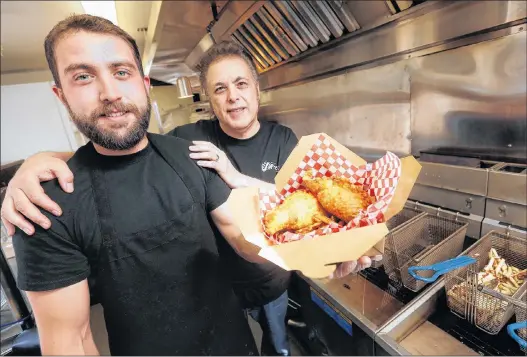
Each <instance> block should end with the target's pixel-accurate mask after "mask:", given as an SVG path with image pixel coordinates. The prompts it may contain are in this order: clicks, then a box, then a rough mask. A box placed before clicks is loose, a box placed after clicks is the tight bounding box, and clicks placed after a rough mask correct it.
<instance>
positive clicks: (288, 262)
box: [228, 133, 421, 279]
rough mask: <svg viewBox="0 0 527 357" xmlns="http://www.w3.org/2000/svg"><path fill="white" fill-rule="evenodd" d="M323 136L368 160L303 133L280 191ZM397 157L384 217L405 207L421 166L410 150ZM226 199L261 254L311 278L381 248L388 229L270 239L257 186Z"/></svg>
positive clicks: (353, 159)
mask: <svg viewBox="0 0 527 357" xmlns="http://www.w3.org/2000/svg"><path fill="white" fill-rule="evenodd" d="M321 137H323V138H324V139H327V140H328V141H329V142H330V143H331V144H332V145H333V146H334V148H335V149H336V150H337V151H338V152H340V154H341V155H342V156H344V157H345V158H346V159H347V160H348V161H349V162H350V163H351V164H353V165H354V166H361V165H364V164H366V161H365V160H364V159H362V158H361V157H360V156H358V155H356V154H355V153H353V152H352V151H350V150H349V149H347V148H346V147H344V146H343V145H341V144H339V143H338V142H337V141H336V140H334V139H332V138H331V137H329V136H328V135H326V134H324V133H320V134H313V135H308V136H304V137H302V138H301V139H300V141H299V143H298V145H297V146H296V148H295V149H294V150H293V152H292V153H291V155H290V156H289V158H288V159H287V161H286V162H285V164H284V165H283V167H282V168H281V169H280V171H279V172H278V174H277V176H276V178H275V184H276V189H277V191H278V192H280V191H282V189H284V187H286V185H287V184H288V181H289V180H290V178H291V177H292V176H293V175H294V174H295V171H297V170H298V168H299V164H300V163H301V161H302V160H303V159H304V157H305V156H306V153H307V152H309V150H310V149H311V148H312V147H313V145H314V144H315V143H316V142H317V140H320V138H321ZM400 163H401V173H400V176H399V179H398V183H397V186H396V188H395V192H394V194H393V197H392V198H391V201H390V203H389V205H388V207H387V209H386V211H385V212H384V218H385V221H387V220H388V219H390V218H391V217H393V216H394V215H395V214H397V213H399V212H400V211H401V210H402V209H403V207H404V204H405V202H406V201H407V199H408V196H409V194H410V191H411V190H412V187H413V185H414V183H415V181H416V180H417V176H418V175H419V172H420V170H421V165H420V164H419V163H418V162H417V160H415V159H414V158H413V157H412V156H408V157H405V158H403V159H400ZM228 204H229V207H230V209H231V212H232V214H233V217H234V220H235V222H236V224H237V225H238V227H239V228H240V230H241V231H242V233H243V235H244V237H245V239H246V240H247V241H249V242H251V243H253V244H255V245H256V246H258V247H260V248H261V249H260V252H259V255H260V256H262V257H264V258H266V259H267V260H269V261H271V262H273V263H275V264H276V265H278V266H280V267H282V268H284V269H286V270H299V271H301V272H302V273H303V274H304V275H306V276H308V277H310V278H315V279H316V278H324V277H327V276H328V275H329V274H331V273H332V272H333V270H334V269H335V267H334V265H333V264H335V263H338V262H343V261H349V260H356V259H358V258H359V257H361V256H363V255H369V256H374V255H378V254H382V253H383V252H384V237H385V236H386V234H387V233H388V228H387V226H386V224H384V223H377V224H373V225H369V226H365V227H357V228H353V229H351V230H348V231H344V232H338V233H331V234H328V235H325V236H321V237H316V238H314V239H305V240H298V241H293V242H287V243H283V244H279V245H271V243H270V241H269V240H268V238H267V237H266V236H265V234H264V232H263V227H262V222H261V216H260V200H259V189H258V188H257V187H248V188H241V189H234V190H233V191H232V193H231V195H230V197H229V200H228Z"/></svg>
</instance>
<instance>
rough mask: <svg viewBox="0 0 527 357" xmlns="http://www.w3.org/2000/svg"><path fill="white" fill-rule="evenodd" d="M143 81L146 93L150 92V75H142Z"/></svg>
mask: <svg viewBox="0 0 527 357" xmlns="http://www.w3.org/2000/svg"><path fill="white" fill-rule="evenodd" d="M143 82H144V84H145V88H146V93H147V94H149V93H150V77H148V76H144V77H143Z"/></svg>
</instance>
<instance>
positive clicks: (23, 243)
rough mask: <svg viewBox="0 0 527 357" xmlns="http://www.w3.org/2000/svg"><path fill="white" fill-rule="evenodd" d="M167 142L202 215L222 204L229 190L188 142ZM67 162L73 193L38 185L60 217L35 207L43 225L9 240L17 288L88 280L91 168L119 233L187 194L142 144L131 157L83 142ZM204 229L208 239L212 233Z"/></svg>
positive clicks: (95, 232)
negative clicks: (46, 224)
mask: <svg viewBox="0 0 527 357" xmlns="http://www.w3.org/2000/svg"><path fill="white" fill-rule="evenodd" d="M173 140H174V142H177V145H174V150H173V151H174V155H175V156H176V158H177V160H179V162H181V163H182V164H181V166H183V167H185V168H187V167H188V171H187V172H186V174H187V175H189V176H191V177H193V179H194V180H196V181H195V183H196V185H195V186H196V187H197V188H198V190H199V198H198V199H199V200H200V201H201V202H199V203H200V204H202V205H203V206H204V207H206V210H207V212H210V211H212V210H214V209H215V208H217V207H219V206H220V205H222V204H223V203H224V202H226V200H227V199H228V197H229V194H230V189H229V187H228V186H227V185H226V184H225V182H224V181H223V180H222V179H221V178H220V177H219V176H218V175H217V174H216V173H215V172H214V171H212V170H209V169H203V168H200V167H199V166H197V165H196V163H195V162H194V161H193V160H192V159H190V158H189V157H188V155H189V153H190V152H189V150H188V146H189V145H190V143H189V142H187V141H185V140H182V139H173ZM68 166H69V167H70V169H71V171H72V172H73V174H74V176H75V191H74V192H73V193H71V194H67V193H65V192H64V191H62V189H61V188H60V186H59V184H58V182H57V181H56V180H54V181H49V182H46V183H44V184H43V187H44V190H45V192H46V193H47V194H48V195H49V196H50V197H51V199H52V200H54V201H56V202H57V203H58V204H59V205H60V206H61V207H62V210H63V214H62V216H60V217H55V216H53V215H51V214H49V213H48V212H46V211H42V213H44V214H45V215H46V216H47V217H48V218H49V219H50V220H51V223H52V224H51V228H50V229H48V230H44V229H42V228H39V227H38V226H36V232H35V234H34V235H33V236H30V237H28V236H26V235H25V234H24V233H23V232H22V231H20V230H17V231H16V233H15V235H14V237H13V245H14V249H15V254H16V258H17V264H18V277H17V279H18V287H19V288H20V289H21V290H25V291H47V290H53V289H58V288H61V287H66V286H69V285H73V284H75V283H77V282H80V281H82V280H84V279H86V278H88V277H90V278H91V279H90V282H92V279H94V278H95V277H96V272H97V261H98V257H99V252H100V248H101V244H102V236H101V231H100V222H99V218H98V215H97V209H96V205H95V197H94V194H93V187H92V181H91V179H90V170H91V169H92V168H94V167H97V168H99V169H103V171H104V182H105V185H106V187H107V188H108V193H109V195H108V197H109V202H108V204H109V205H110V208H111V210H112V212H113V213H114V214H113V215H112V217H113V221H112V222H111V225H112V227H113V228H114V229H115V231H116V233H117V235H119V236H125V235H131V234H134V233H136V232H142V231H145V230H147V229H150V228H152V227H156V226H160V225H161V224H163V223H165V222H168V221H169V220H171V219H173V217H175V216H177V215H178V214H179V213H180V212H181V210H182V209H184V208H185V207H187V206H188V202H183V201H185V200H188V199H189V198H188V197H190V196H189V195H188V188H187V187H186V186H185V184H184V183H183V181H182V180H181V178H180V176H179V175H178V174H177V173H176V172H175V171H174V169H172V167H171V166H170V165H169V164H168V163H167V162H166V161H165V160H164V159H163V157H162V156H161V155H160V154H159V153H158V152H157V151H156V149H155V148H153V147H152V146H151V145H150V144H149V145H148V146H147V147H146V148H145V149H143V150H142V151H140V152H138V153H136V154H132V155H126V156H103V155H99V154H98V153H97V152H96V151H95V149H94V147H93V145H92V144H91V143H88V144H86V145H85V146H83V147H82V148H80V149H79V150H78V151H77V152H76V153H75V155H74V156H73V157H72V158H71V159H70V160H69V161H68ZM183 192H184V194H183ZM206 229H207V230H209V231H210V237H211V239H212V240H213V241H214V237H213V235H212V230H210V227H206ZM227 281H228V280H227ZM152 293H155V292H152ZM145 303H146V302H145Z"/></svg>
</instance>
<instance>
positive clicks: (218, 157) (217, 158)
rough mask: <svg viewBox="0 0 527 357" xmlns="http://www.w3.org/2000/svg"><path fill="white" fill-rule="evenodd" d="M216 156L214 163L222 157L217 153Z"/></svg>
mask: <svg viewBox="0 0 527 357" xmlns="http://www.w3.org/2000/svg"><path fill="white" fill-rule="evenodd" d="M215 154H216V158H215V159H214V161H218V160H219V159H220V155H218V153H215Z"/></svg>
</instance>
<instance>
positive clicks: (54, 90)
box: [51, 84, 66, 105]
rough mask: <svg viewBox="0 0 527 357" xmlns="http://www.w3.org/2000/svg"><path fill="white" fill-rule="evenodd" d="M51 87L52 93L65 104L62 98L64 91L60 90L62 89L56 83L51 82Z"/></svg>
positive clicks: (64, 99)
mask: <svg viewBox="0 0 527 357" xmlns="http://www.w3.org/2000/svg"><path fill="white" fill-rule="evenodd" d="M51 88H52V89H53V93H55V95H56V96H57V98H58V99H59V100H60V102H61V103H62V104H64V105H66V98H64V92H62V89H60V88H59V87H58V86H57V85H56V84H53V87H51Z"/></svg>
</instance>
